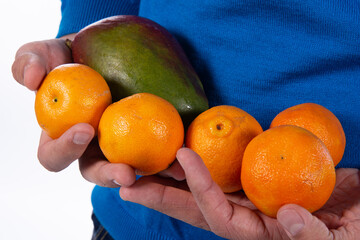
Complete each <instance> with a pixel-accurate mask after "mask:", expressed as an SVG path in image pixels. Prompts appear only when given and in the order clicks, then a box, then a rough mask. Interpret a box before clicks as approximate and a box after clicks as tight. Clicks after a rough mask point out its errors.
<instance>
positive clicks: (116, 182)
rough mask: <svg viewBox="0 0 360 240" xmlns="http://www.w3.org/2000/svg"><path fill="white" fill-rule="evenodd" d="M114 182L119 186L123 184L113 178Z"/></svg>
mask: <svg viewBox="0 0 360 240" xmlns="http://www.w3.org/2000/svg"><path fill="white" fill-rule="evenodd" d="M113 183H115V184H116V185H118V186H119V187H121V184H120V183H118V182H117V181H116V180H115V179H114V180H113Z"/></svg>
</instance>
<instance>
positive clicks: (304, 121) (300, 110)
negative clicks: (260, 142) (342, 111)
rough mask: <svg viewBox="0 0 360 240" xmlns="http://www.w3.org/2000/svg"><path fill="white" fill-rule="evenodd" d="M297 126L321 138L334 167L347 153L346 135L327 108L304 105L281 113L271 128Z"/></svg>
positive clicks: (309, 104) (313, 104) (314, 104)
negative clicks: (345, 152)
mask: <svg viewBox="0 0 360 240" xmlns="http://www.w3.org/2000/svg"><path fill="white" fill-rule="evenodd" d="M280 125H295V126H299V127H303V128H305V129H307V130H309V131H310V132H312V133H314V134H315V135H316V136H317V137H319V138H320V139H321V140H322V141H323V142H324V143H325V146H326V147H327V148H328V150H329V152H330V154H331V156H332V159H333V161H334V165H335V166H336V165H337V164H338V163H339V162H340V161H341V159H342V157H343V155H344V151H345V145H346V139H345V133H344V130H343V128H342V125H341V123H340V121H339V119H338V118H337V117H336V116H335V115H334V114H333V113H332V112H331V111H330V110H328V109H327V108H325V107H324V106H321V105H319V104H316V103H303V104H299V105H296V106H293V107H290V108H287V109H285V110H284V111H282V112H280V113H279V114H278V115H277V116H276V117H275V118H274V119H273V121H272V122H271V125H270V128H271V127H276V126H280Z"/></svg>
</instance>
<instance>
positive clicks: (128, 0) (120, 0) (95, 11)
mask: <svg viewBox="0 0 360 240" xmlns="http://www.w3.org/2000/svg"><path fill="white" fill-rule="evenodd" d="M139 2H140V0H62V1H61V16H62V18H61V22H60V26H59V31H58V34H57V36H56V37H61V36H64V35H67V34H70V33H76V32H78V31H79V30H80V29H82V28H83V27H85V26H87V25H89V24H90V23H93V22H95V21H97V20H100V19H102V18H105V17H109V16H114V15H122V14H126V15H137V14H138V12H139Z"/></svg>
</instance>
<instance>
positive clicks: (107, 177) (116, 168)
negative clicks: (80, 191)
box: [79, 139, 136, 188]
mask: <svg viewBox="0 0 360 240" xmlns="http://www.w3.org/2000/svg"><path fill="white" fill-rule="evenodd" d="M79 167H80V172H81V174H82V176H83V177H84V178H85V179H86V180H87V181H89V182H92V183H95V184H96V185H99V186H102V187H114V188H115V187H119V186H124V187H126V186H130V185H132V184H133V183H134V182H135V181H136V174H135V170H134V169H133V168H132V167H130V166H129V165H126V164H121V163H110V162H108V161H107V160H106V158H105V156H104V155H103V154H102V152H101V149H100V147H99V144H98V141H97V139H94V140H93V141H92V142H91V143H90V145H89V147H88V148H87V149H86V151H85V153H84V154H83V155H82V156H81V157H80V159H79Z"/></svg>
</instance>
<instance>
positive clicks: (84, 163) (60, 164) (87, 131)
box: [12, 35, 136, 187]
mask: <svg viewBox="0 0 360 240" xmlns="http://www.w3.org/2000/svg"><path fill="white" fill-rule="evenodd" d="M73 36H74V35H68V36H65V37H64V38H69V39H72V38H73ZM70 62H72V57H71V51H70V49H69V48H68V47H67V46H66V44H65V40H64V39H51V40H46V41H38V42H31V43H27V44H25V45H23V46H22V47H20V49H19V50H18V51H17V53H16V56H15V61H14V63H13V66H12V71H13V76H14V78H15V80H16V81H18V82H19V83H20V84H22V85H24V86H26V87H27V88H29V89H30V90H34V91H35V90H37V89H38V88H39V86H40V84H41V82H42V80H43V79H44V77H45V76H46V75H47V74H48V73H49V72H50V71H51V70H52V69H53V68H55V67H57V66H58V65H61V64H65V63H70ZM94 136H95V131H94V129H93V127H92V126H91V125H89V124H85V123H80V124H77V125H75V126H73V127H72V128H70V129H69V130H68V131H66V132H65V133H64V134H63V135H62V136H61V137H60V138H58V139H51V138H50V137H49V136H47V135H46V133H44V132H42V133H41V137H40V143H39V148H38V158H39V161H40V163H41V164H42V165H43V166H44V167H45V168H46V169H48V170H49V171H54V172H58V171H61V170H63V169H65V168H66V167H68V166H69V165H70V164H71V163H72V162H74V161H75V160H76V159H79V166H80V171H81V173H82V175H83V176H84V178H85V179H87V180H88V181H90V182H93V183H95V184H98V185H101V186H107V187H118V186H119V185H118V184H121V185H124V186H128V185H131V184H133V183H134V182H135V179H136V176H135V173H134V170H133V169H132V168H131V167H129V166H127V165H124V164H110V163H109V162H108V161H107V160H106V159H105V158H104V156H103V155H102V154H101V151H100V148H99V146H98V144H97V142H96V139H94V140H93V141H92V139H93V138H94ZM90 142H91V143H90Z"/></svg>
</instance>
